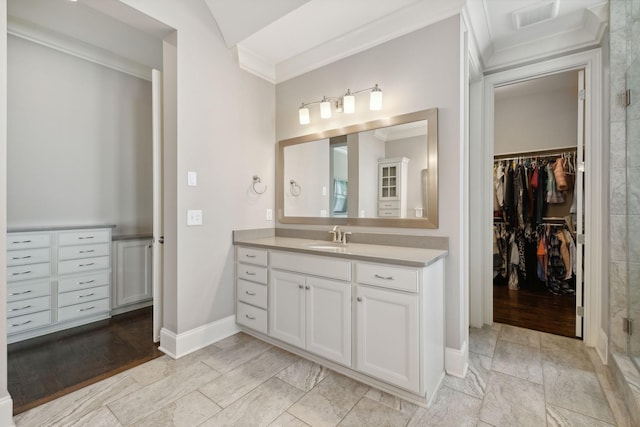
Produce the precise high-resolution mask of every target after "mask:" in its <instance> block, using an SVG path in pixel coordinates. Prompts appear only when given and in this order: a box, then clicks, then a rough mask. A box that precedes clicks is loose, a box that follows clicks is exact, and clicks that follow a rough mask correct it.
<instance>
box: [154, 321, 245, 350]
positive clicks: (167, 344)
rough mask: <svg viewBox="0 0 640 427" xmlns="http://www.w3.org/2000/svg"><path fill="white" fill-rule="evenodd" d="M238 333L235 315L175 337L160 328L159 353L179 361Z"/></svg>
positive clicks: (168, 331)
mask: <svg viewBox="0 0 640 427" xmlns="http://www.w3.org/2000/svg"><path fill="white" fill-rule="evenodd" d="M238 332H240V328H239V327H238V325H236V316H235V315H231V316H227V317H224V318H222V319H220V320H216V321H215V322H211V323H209V324H207V325H203V326H200V327H198V328H195V329H191V330H190V331H187V332H183V333H181V334H177V335H176V334H175V333H173V332H171V331H170V330H168V329H166V328H162V329H161V330H160V351H162V352H164V353H165V354H166V355H167V356H169V357H171V358H173V359H179V358H181V357H184V356H186V355H187V354H190V353H193V352H194V351H198V350H200V349H202V348H205V347H206V346H208V345H211V344H213V343H215V342H218V341H220V340H221V339H224V338H226V337H228V336H231V335H233V334H235V333H238Z"/></svg>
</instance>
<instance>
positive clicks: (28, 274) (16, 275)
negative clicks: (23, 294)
mask: <svg viewBox="0 0 640 427" xmlns="http://www.w3.org/2000/svg"><path fill="white" fill-rule="evenodd" d="M50 274H51V266H50V264H49V263H48V262H43V263H40V264H28V265H14V266H11V267H7V282H16V281H19V280H29V279H40V278H42V277H48V276H49V275H50Z"/></svg>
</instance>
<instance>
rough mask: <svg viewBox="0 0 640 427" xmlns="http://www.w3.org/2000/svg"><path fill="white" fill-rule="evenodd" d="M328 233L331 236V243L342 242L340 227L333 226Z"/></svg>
mask: <svg viewBox="0 0 640 427" xmlns="http://www.w3.org/2000/svg"><path fill="white" fill-rule="evenodd" d="M329 233H331V234H333V241H334V242H335V243H340V242H342V231H341V230H340V227H338V226H337V225H334V226H333V229H332V230H331V231H329Z"/></svg>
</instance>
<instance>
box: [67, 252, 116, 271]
mask: <svg viewBox="0 0 640 427" xmlns="http://www.w3.org/2000/svg"><path fill="white" fill-rule="evenodd" d="M109 264H110V263H109V257H108V256H103V257H95V258H85V259H75V260H68V261H60V262H58V274H71V273H81V272H83V271H92V270H102V269H104V268H109Z"/></svg>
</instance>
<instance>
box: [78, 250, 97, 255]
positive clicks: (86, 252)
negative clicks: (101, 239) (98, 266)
mask: <svg viewBox="0 0 640 427" xmlns="http://www.w3.org/2000/svg"><path fill="white" fill-rule="evenodd" d="M95 251H96V250H95V249H90V250H88V251H78V253H81V254H90V253H91V252H95Z"/></svg>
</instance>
